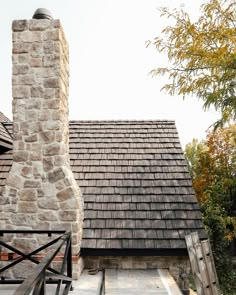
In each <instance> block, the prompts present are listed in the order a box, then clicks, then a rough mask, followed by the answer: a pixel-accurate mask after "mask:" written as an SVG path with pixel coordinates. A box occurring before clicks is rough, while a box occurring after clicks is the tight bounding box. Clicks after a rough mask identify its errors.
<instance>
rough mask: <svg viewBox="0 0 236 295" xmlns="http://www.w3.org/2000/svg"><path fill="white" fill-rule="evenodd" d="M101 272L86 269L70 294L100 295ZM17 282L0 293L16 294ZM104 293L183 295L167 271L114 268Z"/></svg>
mask: <svg viewBox="0 0 236 295" xmlns="http://www.w3.org/2000/svg"><path fill="white" fill-rule="evenodd" d="M101 279H102V272H98V273H97V274H95V275H90V274H88V271H87V270H84V271H83V273H82V275H81V277H80V279H79V280H78V281H73V287H74V290H73V291H70V292H69V294H70V295H98V286H99V284H100V282H101ZM16 288H17V285H0V294H1V295H13V294H14V291H15V290H16ZM55 288H56V287H55V286H54V285H48V286H47V293H46V294H47V295H53V294H55ZM104 294H105V295H139V294H142V295H153V294H157V295H181V292H180V290H179V288H178V287H177V285H176V283H175V281H174V279H173V278H172V277H171V275H170V273H169V272H168V271H167V270H115V269H106V271H105V293H104Z"/></svg>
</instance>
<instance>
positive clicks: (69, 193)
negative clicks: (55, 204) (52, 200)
mask: <svg viewBox="0 0 236 295" xmlns="http://www.w3.org/2000/svg"><path fill="white" fill-rule="evenodd" d="M74 196H75V190H74V188H72V187H68V188H66V189H64V190H62V191H60V192H59V193H57V198H58V200H59V201H60V202H63V201H66V200H68V199H70V198H73V197H74Z"/></svg>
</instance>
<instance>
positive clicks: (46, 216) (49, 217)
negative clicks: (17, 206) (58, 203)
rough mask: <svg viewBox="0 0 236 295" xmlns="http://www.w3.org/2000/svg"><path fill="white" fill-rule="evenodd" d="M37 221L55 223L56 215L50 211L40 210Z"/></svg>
mask: <svg viewBox="0 0 236 295" xmlns="http://www.w3.org/2000/svg"><path fill="white" fill-rule="evenodd" d="M38 218H39V220H42V221H57V220H58V217H57V213H56V212H54V211H51V210H40V212H39V213H38Z"/></svg>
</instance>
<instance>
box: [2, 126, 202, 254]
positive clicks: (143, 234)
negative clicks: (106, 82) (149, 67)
mask: <svg viewBox="0 0 236 295" xmlns="http://www.w3.org/2000/svg"><path fill="white" fill-rule="evenodd" d="M4 124H5V125H4V128H7V129H6V130H8V131H9V133H10V132H11V128H12V125H11V123H4ZM69 130H70V159H71V168H72V170H73V172H74V176H75V178H76V180H77V181H78V184H79V186H80V188H81V191H82V193H83V198H84V203H85V206H84V208H85V220H84V225H83V227H84V232H83V241H82V248H92V249H98V248H99V249H105V248H106V249H126V248H127V249H147V248H148V249H185V248H186V246H185V240H184V236H185V235H186V234H188V233H189V232H191V231H196V230H197V231H198V232H199V234H200V236H201V237H204V236H205V232H204V226H203V223H202V219H201V213H200V209H199V206H198V204H197V201H196V198H195V195H194V191H193V189H192V185H191V178H190V175H189V172H188V167H187V163H186V160H185V158H184V154H183V151H182V148H181V145H180V142H179V138H178V133H177V130H176V127H175V123H174V122H173V121H165V120H162V121H71V122H70V126H69ZM11 157H12V154H11V152H10V151H9V152H7V153H3V154H1V155H0V167H1V169H0V186H4V184H5V178H6V176H7V173H8V171H9V169H10V167H11V161H12V160H11Z"/></svg>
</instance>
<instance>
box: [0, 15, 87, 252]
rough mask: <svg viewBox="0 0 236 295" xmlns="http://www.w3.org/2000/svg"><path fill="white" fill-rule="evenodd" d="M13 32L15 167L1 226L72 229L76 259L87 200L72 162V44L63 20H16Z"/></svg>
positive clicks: (2, 208) (1, 206) (0, 212)
mask: <svg viewBox="0 0 236 295" xmlns="http://www.w3.org/2000/svg"><path fill="white" fill-rule="evenodd" d="M12 30H13V56H12V60H13V69H12V72H13V76H12V85H13V86H12V95H13V134H14V144H13V165H12V168H11V171H10V173H9V176H8V179H7V182H6V187H5V191H4V192H3V196H4V198H3V200H4V201H3V203H2V204H0V215H1V223H0V225H1V228H6V229H66V230H71V231H72V241H73V254H74V255H78V253H79V250H80V243H81V236H82V221H83V202H82V196H81V192H80V189H79V187H78V185H77V183H76V181H75V179H74V177H73V174H72V171H71V169H70V162H69V136H68V134H69V131H68V86H69V65H68V58H69V50H68V45H67V42H66V39H65V36H64V33H63V29H62V26H61V23H60V21H59V20H42V19H41V20H37V19H32V20H16V21H14V22H13V24H12ZM17 240H19V237H18V238H17V237H15V238H14V239H13V241H12V243H13V244H14V241H17ZM18 243H19V241H18ZM33 244H34V243H33Z"/></svg>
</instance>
